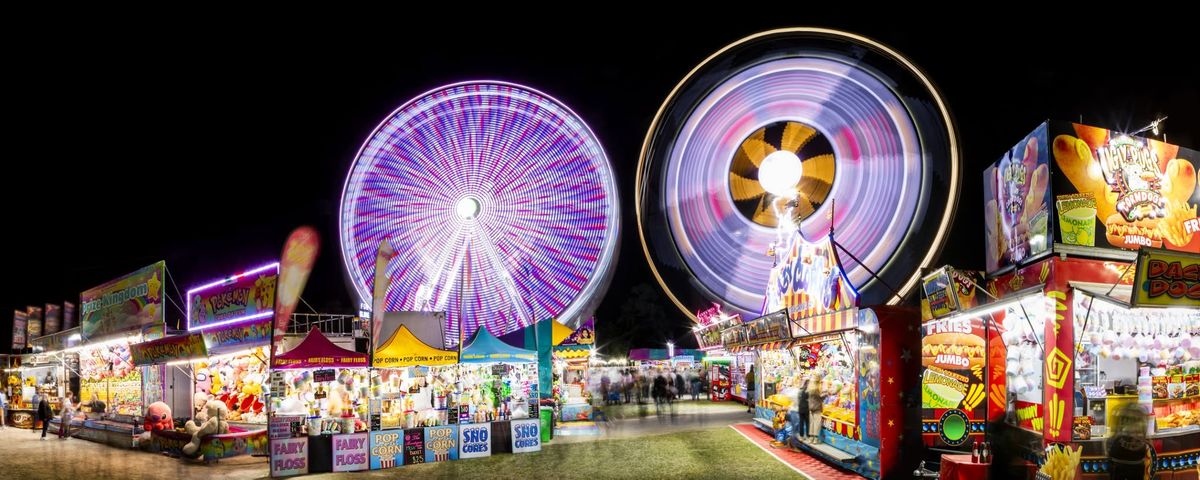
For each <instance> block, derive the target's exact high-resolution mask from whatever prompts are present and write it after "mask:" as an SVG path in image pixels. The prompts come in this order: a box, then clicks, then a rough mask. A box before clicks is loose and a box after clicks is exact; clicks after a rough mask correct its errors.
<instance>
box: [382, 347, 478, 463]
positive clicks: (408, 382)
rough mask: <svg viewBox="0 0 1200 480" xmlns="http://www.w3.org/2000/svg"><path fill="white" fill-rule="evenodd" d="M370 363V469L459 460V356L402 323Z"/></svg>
mask: <svg viewBox="0 0 1200 480" xmlns="http://www.w3.org/2000/svg"><path fill="white" fill-rule="evenodd" d="M371 363H372V365H373V367H374V370H372V372H371V398H372V400H371V434H370V435H371V439H370V468H371V469H372V470H377V469H381V468H391V467H397V466H400V465H408V464H413V463H426V462H434V461H441V460H451V459H455V458H457V457H458V443H457V442H458V438H457V430H456V429H455V428H454V425H455V424H457V423H458V407H457V402H456V398H455V396H456V394H455V391H454V386H455V377H456V373H457V369H458V367H457V365H456V364H457V363H458V352H454V351H449V350H440V349H436V348H433V347H430V346H429V345H427V344H425V343H424V342H422V341H421V340H419V339H417V337H416V336H414V335H413V333H412V332H411V331H410V330H409V329H408V327H407V326H405V325H400V326H399V327H398V328H397V329H396V330H395V331H394V332H393V333H392V335H391V336H390V337H388V339H387V340H386V341H384V342H383V343H382V344H381V345H380V346H379V347H378V348H376V350H375V352H374V354H373V356H372V360H371ZM451 439H452V440H451ZM405 442H407V443H408V448H407V450H406V448H405ZM418 443H420V445H419V447H420V448H417V446H418V445H417V444H418ZM427 450H428V455H426V453H427V452H426V451H427Z"/></svg>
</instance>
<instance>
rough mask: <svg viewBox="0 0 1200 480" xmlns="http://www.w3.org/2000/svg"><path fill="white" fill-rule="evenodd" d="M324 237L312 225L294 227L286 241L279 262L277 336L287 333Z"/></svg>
mask: <svg viewBox="0 0 1200 480" xmlns="http://www.w3.org/2000/svg"><path fill="white" fill-rule="evenodd" d="M320 244H321V237H320V235H318V234H317V231H316V230H315V229H313V228H312V227H309V226H303V227H300V228H297V229H296V230H294V231H292V234H291V235H289V236H288V239H287V243H285V244H284V245H283V255H282V256H281V257H280V259H281V260H280V266H279V287H278V288H279V291H278V293H277V294H276V295H275V336H276V337H279V336H282V335H283V334H285V333H287V327H288V321H290V320H291V318H292V313H293V312H295V311H296V302H298V301H299V300H300V293H301V292H303V291H304V284H305V283H306V282H308V274H309V273H311V272H312V267H313V263H314V262H316V260H317V251H318V250H319V248H320Z"/></svg>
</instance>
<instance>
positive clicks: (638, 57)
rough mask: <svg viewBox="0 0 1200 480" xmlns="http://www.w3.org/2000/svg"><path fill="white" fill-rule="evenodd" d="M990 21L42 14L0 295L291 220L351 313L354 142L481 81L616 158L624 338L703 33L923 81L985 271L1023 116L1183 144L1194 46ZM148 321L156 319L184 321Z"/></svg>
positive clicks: (672, 318) (327, 284) (11, 167)
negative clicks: (813, 30)
mask: <svg viewBox="0 0 1200 480" xmlns="http://www.w3.org/2000/svg"><path fill="white" fill-rule="evenodd" d="M464 8H466V7H464ZM1010 13H1012V12H1010ZM972 15H984V14H983V13H979V14H972ZM1121 15H1124V14H1121ZM1161 15H1169V14H1168V13H1167V12H1163V13H1162V14H1161ZM1008 16H1012V17H1013V18H1012V21H1011V22H1009V23H1006V24H1001V25H996V26H982V25H978V24H975V23H973V22H971V21H966V20H962V21H950V20H947V21H945V22H942V23H935V22H911V21H899V20H896V19H895V18H894V17H889V21H887V22H884V21H862V20H848V19H846V18H844V16H843V18H839V17H837V16H820V15H808V14H796V15H794V16H792V17H791V18H785V17H786V15H779V14H772V15H758V16H757V17H758V18H763V19H764V20H761V21H753V20H748V18H751V16H749V15H739V16H738V18H740V20H737V21H733V22H732V23H731V22H730V21H729V20H728V19H725V18H722V16H712V17H710V18H708V19H706V20H703V21H697V22H677V23H671V22H666V21H662V20H655V21H648V20H647V21H630V20H629V19H628V18H627V16H614V17H611V18H603V17H601V18H588V20H589V21H595V22H596V23H595V24H593V25H580V24H578V23H577V22H576V20H578V17H572V18H571V19H570V20H564V19H550V18H544V19H526V18H524V17H520V18H522V19H521V20H519V21H513V22H511V23H510V22H505V21H502V20H500V19H497V18H493V17H492V16H491V15H490V14H489V15H479V16H477V17H478V18H480V20H477V21H472V22H467V23H459V22H457V21H456V22H449V21H441V20H438V19H436V18H434V19H428V21H426V20H425V19H422V18H419V17H414V16H409V15H401V14H397V15H396V16H395V17H390V16H389V15H388V14H385V13H382V12H380V13H379V14H378V16H377V18H372V20H371V21H372V22H376V23H375V24H373V26H372V27H370V28H368V29H366V31H368V33H363V31H361V30H355V29H353V28H351V27H350V25H355V24H357V22H360V21H363V18H362V17H376V15H375V14H373V13H371V12H363V13H362V14H361V15H359V16H357V17H355V18H354V20H352V21H351V20H345V21H340V20H337V19H329V22H328V23H329V24H330V25H320V24H318V23H313V22H316V21H317V20H316V19H311V20H309V21H307V22H303V23H295V24H292V23H288V22H287V21H284V20H280V19H274V18H273V19H269V20H266V19H264V20H262V21H254V20H239V21H236V22H235V23H234V24H225V23H224V21H222V22H221V24H219V25H214V24H207V25H203V26H195V27H183V26H176V25H170V24H160V23H156V25H158V26H156V27H154V28H153V29H152V30H147V29H145V28H143V27H140V26H137V25H134V24H130V25H126V26H121V25H117V24H112V23H106V24H104V25H96V24H85V25H72V24H70V23H68V22H59V21H56V22H54V23H48V24H45V25H42V28H40V29H37V32H36V33H34V34H31V35H29V36H28V37H26V38H24V39H23V41H22V42H21V43H20V44H19V45H14V46H15V47H16V48H14V49H13V51H12V52H11V54H12V56H11V57H9V58H8V59H7V60H8V61H7V62H5V63H6V67H7V68H6V69H5V70H6V71H7V74H6V75H5V77H7V80H8V81H9V82H12V83H10V87H8V88H6V91H7V93H6V97H7V99H6V101H5V106H6V108H5V109H4V110H5V116H6V117H7V119H6V120H7V121H6V122H5V123H6V124H7V125H9V126H8V127H6V128H5V130H6V132H5V133H6V134H5V142H4V144H5V145H4V148H5V150H6V155H5V161H4V162H3V167H2V168H3V171H4V176H3V178H4V188H3V195H4V202H5V208H4V214H3V215H4V218H3V225H4V226H5V231H6V232H7V235H6V237H7V238H6V241H5V242H4V244H5V245H6V249H7V251H6V252H5V253H4V254H3V256H2V257H0V262H2V264H0V265H2V268H3V272H4V273H5V276H6V281H5V284H6V286H5V288H4V289H3V292H2V293H0V306H3V307H5V308H24V307H25V306H26V305H41V304H44V303H47V302H52V303H61V302H62V301H63V300H71V301H75V302H77V301H78V300H79V293H80V292H81V291H83V290H85V289H87V288H89V287H92V286H95V285H98V284H100V283H103V282H104V281H107V280H109V279H112V278H115V277H117V276H120V275H122V274H125V273H127V272H130V271H133V270H135V269H137V268H140V267H142V266H145V265H148V264H150V263H153V262H155V261H157V260H162V259H165V260H166V261H167V267H168V269H169V270H170V272H171V274H172V276H173V279H174V281H175V282H176V284H177V285H178V288H179V289H180V290H186V289H187V288H188V287H189V286H194V285H196V284H198V283H200V282H204V281H207V280H211V279H215V278H219V277H222V276H225V275H228V274H231V273H234V272H236V271H239V270H240V269H242V268H244V267H247V266H253V265H257V264H261V263H264V262H265V261H267V260H269V259H273V258H276V257H278V255H279V250H280V247H281V245H282V242H283V240H284V238H285V237H286V235H287V233H288V232H289V231H290V230H291V229H292V228H294V227H296V226H298V225H300V224H306V223H307V224H311V225H314V226H315V227H317V228H318V229H319V230H320V231H321V233H322V235H323V237H322V241H323V243H324V245H323V247H324V248H323V253H322V256H321V258H320V259H319V260H318V263H317V267H316V269H315V270H314V272H313V275H312V277H311V278H310V282H309V286H308V288H307V289H306V291H305V293H304V295H303V296H304V298H305V299H306V300H308V301H309V303H311V304H312V305H313V306H314V307H316V308H317V309H318V310H320V311H323V312H329V313H351V312H353V311H354V310H355V306H356V303H357V302H356V301H353V300H352V297H351V293H350V291H349V289H348V288H347V286H346V283H345V280H344V274H343V272H342V268H341V263H340V256H339V254H338V250H337V244H336V221H337V211H338V200H339V195H340V193H341V187H342V182H343V180H344V178H345V174H346V172H347V170H348V167H349V165H350V162H351V161H352V160H353V157H354V154H355V153H356V151H357V150H358V148H359V146H360V145H361V143H362V141H363V139H364V138H365V136H366V135H367V134H368V133H370V131H371V130H372V129H373V128H374V127H375V125H376V124H377V123H378V122H379V121H380V120H381V119H382V118H383V117H384V116H385V115H387V114H389V113H390V112H391V111H392V110H393V109H395V108H396V107H397V106H399V105H400V104H402V103H403V102H405V101H407V100H409V99H411V98H412V97H414V96H416V95H418V94H420V93H423V92H425V91H427V90H429V89H432V88H435V87H438V86H440V85H443V84H446V83H451V82H456V81H462V80H469V79H498V80H506V81H512V82H516V83H521V84H525V85H528V86H531V87H533V88H536V89H539V90H541V91H543V92H546V93H547V94H549V95H551V96H554V97H556V98H558V99H559V100H561V101H562V102H564V103H566V104H567V105H568V106H570V107H571V108H572V109H574V110H575V111H576V112H577V113H578V114H579V115H580V116H581V117H582V118H583V119H584V120H585V121H586V122H588V123H589V124H590V125H591V127H592V128H593V130H594V131H595V132H596V134H597V135H598V136H599V138H600V140H601V142H602V143H603V144H604V146H605V148H606V150H607V152H608V155H609V157H610V159H611V161H612V162H613V164H614V168H615V171H616V174H617V179H618V182H619V187H620V189H621V194H622V195H623V203H622V210H623V213H624V214H625V218H624V219H623V220H624V223H623V232H622V239H621V242H622V245H621V251H620V254H621V257H620V261H619V263H618V265H619V266H618V268H617V271H616V275H615V277H614V280H613V286H612V287H611V288H610V289H609V291H608V295H607V297H606V300H605V302H604V303H603V304H602V306H601V308H600V310H599V312H598V314H597V321H598V323H599V330H600V332H599V338H600V341H601V342H603V341H604V335H605V333H606V331H608V332H611V331H616V330H621V329H626V328H628V327H630V326H629V325H620V324H618V323H617V322H616V321H615V320H613V319H615V318H617V317H618V314H619V312H620V311H621V309H622V306H623V304H624V303H625V302H626V299H627V298H628V297H629V296H630V293H631V291H632V289H634V288H636V286H637V285H639V284H649V285H651V286H653V287H654V288H653V290H654V292H658V286H657V284H656V283H655V282H654V280H653V278H652V276H651V275H650V272H649V268H648V267H647V265H646V262H645V259H644V258H643V255H642V252H641V246H640V243H639V241H638V238H637V229H636V225H635V224H634V213H633V212H634V205H633V177H634V173H635V171H636V166H637V161H638V154H639V150H640V148H641V144H642V141H643V139H644V137H645V134H646V130H647V128H649V125H650V121H651V119H652V117H653V115H654V113H655V112H656V110H657V109H658V108H659V106H660V105H661V103H662V101H663V100H664V99H665V98H666V96H667V94H668V92H669V91H670V89H671V88H672V87H674V85H675V84H676V83H677V82H678V81H679V80H680V79H681V78H682V77H683V76H684V75H685V74H686V73H687V72H688V71H689V70H690V69H691V68H692V67H694V66H695V65H696V64H698V63H699V62H700V61H702V60H703V59H704V58H705V57H707V56H708V55H710V54H712V53H713V52H715V51H716V50H718V49H719V48H721V47H722V46H724V45H726V44H729V43H731V42H734V41H736V40H738V39H740V38H742V37H744V36H746V35H749V34H752V33H755V32H758V31H762V30H766V29H770V28H776V27H784V26H802V25H810V26H824V27H832V28H839V29H844V30H848V31H851V32H855V33H859V34H863V35H866V36H869V37H872V38H874V39H876V40H879V41H881V42H883V43H885V44H887V45H889V46H891V47H893V48H894V49H896V50H898V51H900V52H902V53H904V54H906V55H907V56H909V58H911V59H912V60H913V61H914V62H915V63H916V64H917V65H919V66H920V67H921V68H923V69H924V70H925V71H926V73H928V74H929V76H930V77H931V78H932V79H933V81H934V82H935V83H937V85H938V86H939V88H940V89H941V90H942V92H943V93H944V95H945V97H946V99H947V103H948V105H949V108H950V110H951V112H952V114H953V115H954V116H955V118H956V121H957V124H958V128H959V134H960V139H961V140H962V144H963V150H964V159H965V162H966V165H965V169H964V172H965V173H964V184H965V189H964V191H963V196H962V197H961V198H960V202H959V213H958V216H957V220H956V222H955V224H954V230H953V233H952V235H951V237H950V240H949V244H948V245H949V247H948V248H947V250H946V252H945V253H944V254H943V256H942V259H941V263H950V264H954V265H956V266H960V267H964V268H969V269H982V267H983V253H984V251H983V246H982V237H983V225H982V223H981V221H980V217H981V216H982V215H980V214H981V213H982V211H983V202H982V194H981V188H980V184H981V182H982V180H981V178H982V177H981V175H982V171H983V169H984V167H985V166H986V165H987V164H989V163H991V162H993V161H994V160H996V159H997V158H999V156H1000V155H1001V154H1002V153H1003V152H1004V151H1005V150H1007V149H1008V148H1010V147H1011V146H1012V145H1013V144H1015V143H1016V142H1017V141H1019V140H1020V139H1021V138H1023V136H1024V135H1025V134H1026V133H1028V132H1029V131H1031V130H1032V129H1033V128H1034V127H1035V126H1037V124H1038V123H1040V122H1041V121H1043V120H1045V119H1048V118H1052V119H1062V120H1071V121H1078V120H1080V118H1081V116H1082V120H1083V122H1084V123H1087V124H1091V125H1097V126H1102V127H1108V128H1113V129H1118V130H1127V131H1131V130H1136V129H1138V128H1140V127H1141V126H1143V125H1146V124H1147V123H1149V122H1150V121H1151V120H1153V119H1154V118H1156V117H1157V116H1161V115H1169V116H1170V118H1169V119H1168V120H1167V121H1166V122H1165V123H1164V126H1165V130H1166V133H1167V136H1168V140H1169V141H1170V143H1175V144H1179V145H1182V146H1188V147H1192V148H1197V147H1200V93H1198V91H1197V88H1196V86H1197V85H1200V68H1198V67H1197V63H1196V62H1195V58H1196V56H1195V55H1196V54H1195V51H1194V49H1195V47H1196V46H1197V45H1198V42H1200V40H1198V38H1200V37H1197V36H1195V34H1194V33H1190V32H1185V31H1184V30H1185V29H1183V28H1181V27H1180V28H1172V27H1168V26H1167V25H1168V23H1167V22H1165V21H1164V20H1155V19H1154V17H1153V16H1151V15H1143V14H1141V13H1136V14H1134V13H1131V15H1130V17H1129V18H1120V19H1117V18H1106V17H1098V18H1096V19H1088V18H1080V17H1076V16H1074V15H1073V14H1067V13H1063V14H1059V15H1055V14H1042V13H1040V12H1039V13H1036V14H1035V13H1032V12H1031V13H1028V14H1021V15H1016V14H1015V13H1012V15H1008V14H1005V15H998V17H997V18H1001V17H1002V18H1008ZM1142 20H1144V21H1142ZM1118 21H1119V22H1122V23H1121V24H1120V25H1114V23H1115V22H1118ZM331 25H332V26H331ZM1117 27H1119V28H1117ZM1185 35H1186V36H1185ZM51 39H53V40H51ZM1188 58H1191V59H1192V60H1191V61H1189V60H1188ZM14 83H15V85H14ZM172 292H173V290H172ZM661 303H662V307H663V310H664V311H665V312H666V313H667V314H668V316H669V319H668V324H669V325H670V328H669V331H663V332H657V333H655V334H646V335H643V337H644V338H642V339H641V340H644V341H641V342H639V343H640V344H642V345H644V346H658V347H660V346H661V345H662V341H664V340H665V339H667V338H676V339H679V340H680V341H681V342H683V343H684V344H686V343H689V342H690V341H691V340H690V338H688V336H687V335H684V334H683V332H684V331H686V329H687V328H688V327H689V325H688V324H687V320H686V318H685V317H684V316H683V315H682V314H680V313H679V312H677V311H676V309H675V308H674V306H672V305H671V304H670V302H669V301H668V300H666V298H665V296H662V298H661ZM301 311H304V308H303V307H301ZM169 312H170V313H169V316H168V319H169V321H176V320H178V319H180V318H181V317H182V313H181V312H178V311H176V310H174V309H172V310H170V311H169ZM0 319H3V320H2V321H0V341H3V345H2V347H4V348H7V347H8V346H9V345H10V343H11V342H9V341H8V336H9V335H10V333H11V328H10V327H7V326H3V325H6V324H7V323H8V322H11V320H10V319H11V316H10V314H8V313H3V314H2V315H0ZM605 322H608V323H607V324H605ZM0 351H3V350H2V349H0Z"/></svg>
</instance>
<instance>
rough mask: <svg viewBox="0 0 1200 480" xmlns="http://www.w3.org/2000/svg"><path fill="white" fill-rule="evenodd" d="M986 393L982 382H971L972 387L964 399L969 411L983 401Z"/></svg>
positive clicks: (964, 405)
mask: <svg viewBox="0 0 1200 480" xmlns="http://www.w3.org/2000/svg"><path fill="white" fill-rule="evenodd" d="M985 393H986V392H985V391H984V389H983V384H982V383H975V384H971V388H970V389H969V390H968V391H967V397H966V398H965V399H963V407H966V410H967V411H971V410H974V409H975V407H978V406H979V404H980V402H983V398H984V396H985Z"/></svg>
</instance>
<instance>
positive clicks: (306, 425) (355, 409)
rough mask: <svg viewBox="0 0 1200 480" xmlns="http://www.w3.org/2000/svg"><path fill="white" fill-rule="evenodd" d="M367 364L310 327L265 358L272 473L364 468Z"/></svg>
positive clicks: (366, 461)
mask: <svg viewBox="0 0 1200 480" xmlns="http://www.w3.org/2000/svg"><path fill="white" fill-rule="evenodd" d="M368 363H369V362H368V358H367V355H366V354H363V353H358V352H354V351H351V350H346V349H344V348H341V347H339V346H337V345H334V344H333V342H331V341H330V340H329V339H328V338H326V337H325V335H323V334H322V333H321V331H320V330H319V329H316V328H313V329H312V330H310V331H309V332H308V334H307V335H305V337H304V340H302V341H301V342H300V344H299V345H297V346H296V347H295V348H293V349H291V350H289V351H287V352H285V353H282V354H279V355H275V356H274V357H273V358H271V381H270V385H271V387H270V389H269V390H270V391H271V417H272V420H271V426H270V427H269V428H270V429H271V444H272V446H271V474H272V476H281V475H291V474H295V473H316V472H332V471H338V472H340V471H354V470H366V469H367V468H368V459H367V455H366V448H367V447H366V444H367V440H368V433H367V426H368V423H367V422H368V420H369V418H368V399H369V398H370V396H369V392H368V390H369V385H368V382H367V379H368V373H369V372H368V370H367V365H368ZM292 424H296V425H295V426H293V425H292ZM360 450H361V453H362V455H359V454H358V453H359V451H360ZM296 462H300V464H302V465H303V466H304V467H305V468H304V471H303V472H297V471H298V470H299V469H297V468H289V467H294V466H295V465H296Z"/></svg>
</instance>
